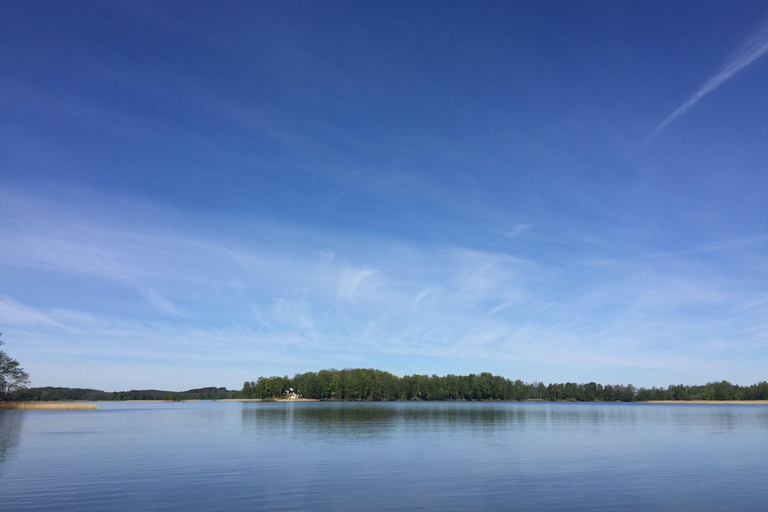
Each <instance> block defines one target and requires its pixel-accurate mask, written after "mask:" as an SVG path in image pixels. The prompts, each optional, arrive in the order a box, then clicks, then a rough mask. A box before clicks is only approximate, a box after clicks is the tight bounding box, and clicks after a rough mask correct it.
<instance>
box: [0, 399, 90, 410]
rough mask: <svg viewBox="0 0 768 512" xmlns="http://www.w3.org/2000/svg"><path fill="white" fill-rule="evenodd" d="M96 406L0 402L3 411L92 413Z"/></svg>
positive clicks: (76, 403)
mask: <svg viewBox="0 0 768 512" xmlns="http://www.w3.org/2000/svg"><path fill="white" fill-rule="evenodd" d="M97 408H98V406H97V405H96V404H95V403H93V402H64V401H62V402H0V410H5V411H92V410H93V409H97Z"/></svg>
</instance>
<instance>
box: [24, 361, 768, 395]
mask: <svg viewBox="0 0 768 512" xmlns="http://www.w3.org/2000/svg"><path fill="white" fill-rule="evenodd" d="M288 396H297V397H301V398H305V399H314V400H345V401H347V400H372V401H375V400H505V401H515V400H541V401H573V402H615V401H621V402H635V401H643V402H645V401H649V402H650V401H694V400H703V401H737V400H739V401H754V400H768V382H765V381H763V382H759V383H757V384H752V385H750V386H739V385H736V384H731V383H730V382H728V381H720V382H710V383H707V384H703V385H684V384H678V385H670V386H668V387H666V388H657V387H653V388H643V387H639V388H638V387H635V386H633V385H632V384H613V385H611V384H608V385H603V384H598V383H595V382H588V383H575V382H565V383H552V384H544V383H541V382H533V383H526V382H523V381H522V380H519V379H518V380H511V379H507V378H505V377H501V376H498V375H492V374H490V373H487V372H485V373H480V374H469V375H445V376H438V375H432V376H430V375H405V376H403V377H398V376H396V375H393V374H391V373H389V372H385V371H381V370H374V369H366V368H347V369H344V370H335V369H329V370H321V371H319V372H307V373H300V374H296V375H295V376H294V377H293V378H290V377H288V376H284V377H279V376H273V377H259V378H258V379H257V380H256V381H249V382H245V383H244V384H243V388H242V389H241V390H228V389H226V388H223V387H219V388H217V387H207V388H198V389H190V390H188V391H162V390H154V389H150V390H131V391H114V392H107V391H100V390H97V389H83V388H63V387H40V388H27V389H20V390H17V391H16V393H15V394H14V397H13V398H14V399H15V400H19V401H62V400H80V401H120V400H123V401H125V400H173V401H180V400H223V399H262V400H275V399H281V398H286V397H288Z"/></svg>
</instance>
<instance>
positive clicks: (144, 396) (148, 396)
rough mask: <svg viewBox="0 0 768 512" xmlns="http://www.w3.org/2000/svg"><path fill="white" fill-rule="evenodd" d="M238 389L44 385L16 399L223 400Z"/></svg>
mask: <svg viewBox="0 0 768 512" xmlns="http://www.w3.org/2000/svg"><path fill="white" fill-rule="evenodd" d="M238 395H239V393H238V392H237V391H230V390H228V389H226V388H215V387H209V388H199V389H190V390H188V391H161V390H159V389H142V390H135V389H134V390H131V391H101V390H98V389H87V388H60V387H42V388H27V389H20V390H18V391H16V393H15V394H14V396H13V398H14V400H31V401H57V400H86V401H89V402H100V401H117V400H174V401H178V400H221V399H222V398H235V397H237V396H238Z"/></svg>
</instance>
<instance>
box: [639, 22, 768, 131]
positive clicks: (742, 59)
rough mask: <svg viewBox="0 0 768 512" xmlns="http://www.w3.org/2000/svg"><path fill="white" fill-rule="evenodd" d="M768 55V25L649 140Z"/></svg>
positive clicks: (673, 113) (664, 122)
mask: <svg viewBox="0 0 768 512" xmlns="http://www.w3.org/2000/svg"><path fill="white" fill-rule="evenodd" d="M766 53H768V25H765V26H764V27H763V29H762V30H761V31H760V32H759V33H758V34H757V35H756V36H754V37H753V38H752V39H751V40H750V41H749V42H748V43H747V44H746V45H745V49H744V50H743V51H741V52H740V53H739V54H738V55H736V57H735V58H733V59H732V60H731V61H730V62H729V63H728V65H726V66H725V68H723V70H722V71H720V72H719V73H717V74H716V75H715V76H713V77H712V78H710V79H709V80H707V81H706V82H705V83H704V85H702V86H701V88H700V89H699V90H698V91H696V92H695V93H694V94H693V96H691V97H690V98H689V99H688V101H686V102H685V103H683V104H682V105H680V106H679V107H678V108H677V110H675V111H674V112H672V113H671V114H670V115H669V116H668V117H667V118H666V119H665V120H664V121H662V122H661V124H660V125H659V126H657V127H656V129H655V130H654V131H653V133H651V135H650V137H649V140H650V139H652V138H653V137H655V136H656V135H657V134H658V133H659V132H661V131H662V130H663V129H664V128H665V127H666V126H667V125H669V124H670V123H671V122H672V121H674V120H675V119H677V118H678V117H680V116H681V115H683V114H684V113H685V112H686V111H687V110H688V109H689V108H691V107H692V106H693V105H695V104H696V103H698V101H699V100H701V99H702V98H703V97H704V96H706V95H707V94H709V93H710V92H712V91H714V90H715V89H717V88H718V87H720V86H721V85H723V84H724V83H725V82H727V81H728V80H730V79H731V78H732V77H733V76H734V75H736V73H738V72H739V71H741V70H743V69H744V68H746V67H747V66H749V65H750V64H752V63H753V62H755V61H756V60H757V59H759V58H760V57H762V56H763V55H765V54H766Z"/></svg>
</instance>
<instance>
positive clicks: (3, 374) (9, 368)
mask: <svg viewBox="0 0 768 512" xmlns="http://www.w3.org/2000/svg"><path fill="white" fill-rule="evenodd" d="M0 335H2V333H0ZM0 345H3V342H2V340H0ZM28 383H29V374H28V373H27V372H25V371H24V370H23V369H22V368H21V367H20V366H19V362H18V361H17V360H15V359H13V358H12V357H10V356H9V355H8V354H6V353H5V351H3V350H0V393H2V394H3V397H2V399H3V400H8V398H9V397H10V396H11V395H12V394H13V393H14V391H17V390H19V389H24V388H25V387H26V384H28Z"/></svg>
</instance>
